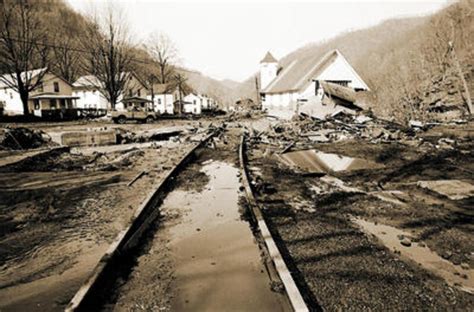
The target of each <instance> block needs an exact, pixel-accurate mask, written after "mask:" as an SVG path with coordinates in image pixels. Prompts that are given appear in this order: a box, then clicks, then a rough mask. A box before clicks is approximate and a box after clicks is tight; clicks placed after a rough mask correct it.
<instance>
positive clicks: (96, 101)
mask: <svg viewBox="0 0 474 312" xmlns="http://www.w3.org/2000/svg"><path fill="white" fill-rule="evenodd" d="M101 84H102V83H101V82H100V81H99V80H98V79H97V77H95V76H92V75H87V76H82V77H80V78H79V79H77V81H76V82H74V83H73V86H74V95H75V96H77V97H79V99H78V108H94V109H109V106H110V105H109V103H108V100H107V99H106V98H105V97H104V95H103V94H102V93H101V92H100V91H99V89H100V86H101ZM149 95H150V94H149V91H148V88H147V87H146V86H145V84H144V83H143V82H141V80H140V79H139V78H138V77H137V76H136V75H134V74H133V73H129V74H128V80H127V81H126V83H125V87H124V92H123V94H122V96H121V97H120V98H119V100H118V103H117V105H116V106H115V108H116V109H117V110H123V109H124V104H123V103H122V100H125V99H127V98H136V97H138V98H143V99H144V100H148V97H149Z"/></svg>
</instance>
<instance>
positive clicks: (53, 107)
mask: <svg viewBox="0 0 474 312" xmlns="http://www.w3.org/2000/svg"><path fill="white" fill-rule="evenodd" d="M45 71H46V73H45ZM43 74H44V75H43ZM22 75H24V76H25V77H26V76H28V77H29V79H30V80H31V81H32V82H34V83H36V81H35V79H39V78H40V77H41V76H42V79H41V83H40V84H39V85H38V87H36V89H34V90H33V91H31V92H30V93H29V99H28V111H29V113H30V114H33V115H35V116H37V117H46V118H48V117H51V118H55V117H59V118H68V117H69V118H73V117H76V116H77V111H76V100H77V97H76V96H74V95H73V94H72V85H71V84H69V83H68V82H67V81H66V80H64V79H62V78H61V77H58V76H56V75H55V74H53V73H51V72H49V71H47V69H46V68H44V69H36V70H31V71H28V72H24V73H22ZM37 77H38V78H37ZM5 80H7V81H12V82H13V80H12V78H11V75H10V74H8V75H4V76H2V79H0V102H1V103H2V106H3V107H4V114H5V115H23V113H24V111H23V104H22V101H21V98H20V94H19V93H18V92H17V91H15V90H14V89H13V88H10V87H9V85H8V84H7V83H5Z"/></svg>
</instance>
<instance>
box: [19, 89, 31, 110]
mask: <svg viewBox="0 0 474 312" xmlns="http://www.w3.org/2000/svg"><path fill="white" fill-rule="evenodd" d="M28 98H29V96H28V91H20V99H21V103H22V104H23V115H25V116H29V115H30V109H29V107H28Z"/></svg>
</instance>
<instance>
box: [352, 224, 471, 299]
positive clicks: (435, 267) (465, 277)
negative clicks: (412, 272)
mask: <svg viewBox="0 0 474 312" xmlns="http://www.w3.org/2000/svg"><path fill="white" fill-rule="evenodd" d="M353 221H354V222H355V223H356V224H357V225H358V226H360V227H361V228H362V229H363V231H365V232H366V233H369V234H372V235H375V236H376V237H377V238H378V239H379V240H380V241H381V242H382V243H383V244H384V245H385V246H387V248H389V249H390V250H397V251H399V252H400V255H401V256H402V257H406V258H408V259H410V260H412V261H415V262H416V263H418V264H420V265H421V266H422V267H423V268H425V269H427V270H428V271H430V272H432V273H433V274H435V275H438V276H440V277H442V278H443V279H444V280H445V281H446V282H447V283H448V284H450V285H454V286H457V287H459V288H460V289H462V290H464V291H466V292H469V293H471V294H474V270H472V269H467V270H466V269H463V268H462V267H461V266H460V265H454V264H453V263H451V262H449V261H447V260H445V259H443V258H441V257H440V256H439V255H438V254H437V253H435V252H433V251H431V250H430V249H429V248H428V247H426V246H425V245H424V244H420V242H414V241H411V240H410V239H409V237H410V234H409V233H406V232H404V231H402V230H400V229H397V228H395V227H392V226H388V225H383V224H375V223H373V222H370V221H366V220H362V219H359V218H354V219H353ZM402 237H405V241H406V240H408V241H409V244H407V245H409V246H404V245H403V244H402V243H401V241H402V240H401V239H400V238H402Z"/></svg>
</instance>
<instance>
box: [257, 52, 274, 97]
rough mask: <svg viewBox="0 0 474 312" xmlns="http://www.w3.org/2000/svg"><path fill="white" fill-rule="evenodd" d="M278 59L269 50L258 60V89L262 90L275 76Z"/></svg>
mask: <svg viewBox="0 0 474 312" xmlns="http://www.w3.org/2000/svg"><path fill="white" fill-rule="evenodd" d="M277 70H278V61H277V60H276V59H275V58H274V57H273V55H272V54H271V53H270V52H267V54H265V57H264V58H263V59H262V60H261V61H260V91H263V89H265V88H266V87H267V86H268V85H269V84H270V82H272V80H273V79H275V77H276V76H277Z"/></svg>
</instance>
